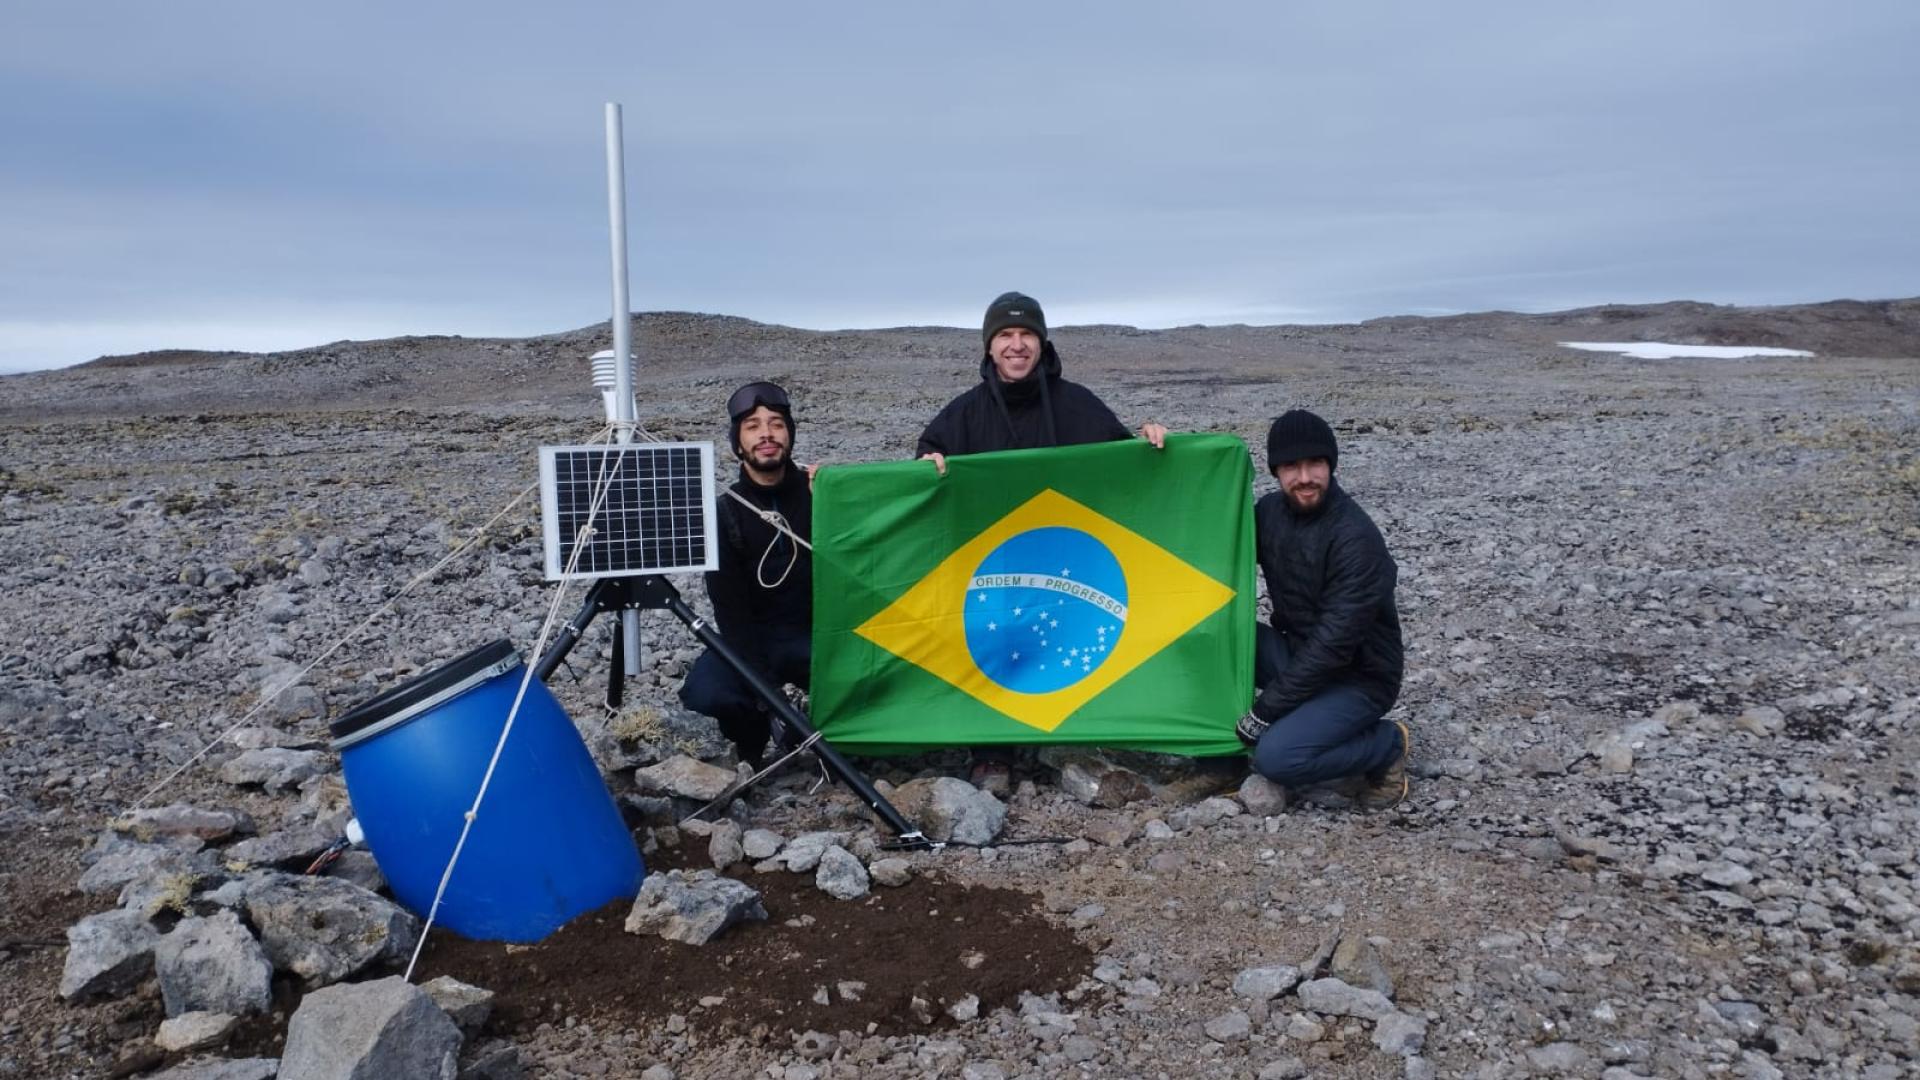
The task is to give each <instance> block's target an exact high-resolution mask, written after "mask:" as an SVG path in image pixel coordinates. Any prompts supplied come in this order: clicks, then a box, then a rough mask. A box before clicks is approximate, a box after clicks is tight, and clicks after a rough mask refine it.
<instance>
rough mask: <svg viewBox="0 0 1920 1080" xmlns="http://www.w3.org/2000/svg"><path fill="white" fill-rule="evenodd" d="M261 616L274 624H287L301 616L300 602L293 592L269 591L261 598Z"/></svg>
mask: <svg viewBox="0 0 1920 1080" xmlns="http://www.w3.org/2000/svg"><path fill="white" fill-rule="evenodd" d="M260 617H261V618H262V619H265V620H266V621H267V622H269V623H271V624H272V625H274V626H285V625H286V624H288V623H290V622H293V621H295V620H297V619H299V618H300V602H299V601H298V600H296V599H295V598H294V596H293V594H292V593H284V592H280V593H268V594H267V595H265V596H263V597H261V598H260Z"/></svg>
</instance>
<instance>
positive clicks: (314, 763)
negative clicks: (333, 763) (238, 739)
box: [220, 746, 324, 792]
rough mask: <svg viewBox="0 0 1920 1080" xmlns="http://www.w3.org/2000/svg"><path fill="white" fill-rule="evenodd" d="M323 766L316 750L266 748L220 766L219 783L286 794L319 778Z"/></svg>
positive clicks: (246, 753) (244, 753) (246, 751)
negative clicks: (309, 780) (304, 783)
mask: <svg viewBox="0 0 1920 1080" xmlns="http://www.w3.org/2000/svg"><path fill="white" fill-rule="evenodd" d="M323 764H324V762H323V759H322V758H321V755H320V752H319V751H317V750H289V749H286V748H285V747H279V746H263V747H260V748H259V749H257V750H243V751H241V752H240V753H239V754H238V755H237V756H235V757H234V758H232V759H231V760H229V761H228V762H227V763H226V764H224V765H222V766H220V779H222V780H225V781H226V782H227V783H229V784H234V785H236V786H249V785H258V786H260V787H263V788H265V789H266V790H268V791H270V792H273V791H285V790H287V789H288V788H292V787H298V786H299V785H300V784H301V782H303V781H305V780H307V779H310V778H312V777H315V776H318V775H320V769H321V767H322V765H323Z"/></svg>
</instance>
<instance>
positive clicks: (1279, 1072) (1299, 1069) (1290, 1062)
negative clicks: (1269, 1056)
mask: <svg viewBox="0 0 1920 1080" xmlns="http://www.w3.org/2000/svg"><path fill="white" fill-rule="evenodd" d="M1305 1075H1307V1063H1306V1062H1304V1061H1301V1060H1300V1059H1299V1058H1297V1057H1280V1058H1274V1059H1273V1060H1272V1061H1269V1062H1267V1063H1266V1064H1265V1065H1262V1066H1260V1073H1259V1077H1260V1080H1300V1078H1301V1077H1303V1076H1305Z"/></svg>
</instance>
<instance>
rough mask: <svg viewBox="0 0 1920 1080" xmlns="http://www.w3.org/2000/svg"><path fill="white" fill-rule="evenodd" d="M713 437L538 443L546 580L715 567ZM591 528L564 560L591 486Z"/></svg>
mask: <svg viewBox="0 0 1920 1080" xmlns="http://www.w3.org/2000/svg"><path fill="white" fill-rule="evenodd" d="M713 460H714V458H713V444H712V443H710V442H650V443H628V444H615V445H603V444H594V445H587V446H542V447H541V448H540V523H541V529H542V532H543V533H544V534H545V547H546V572H547V580H548V581H560V580H563V579H577V578H602V577H635V576H641V575H647V574H683V573H694V572H697V571H703V570H714V569H717V568H718V567H719V565H720V556H719V550H720V549H719V530H718V527H717V518H716V516H715V513H714V496H715V488H714V479H713ZM602 483H605V484H606V497H605V498H604V499H603V500H602V502H601V506H600V509H599V511H598V513H597V514H594V515H593V528H594V534H593V536H592V537H591V538H590V539H589V540H588V541H587V542H586V544H585V545H584V546H583V547H582V549H581V552H580V558H579V561H578V563H577V564H576V565H575V566H574V568H573V571H572V572H571V573H569V572H567V564H568V562H569V561H570V560H572V559H573V557H574V556H573V549H574V546H575V544H576V542H577V537H578V534H579V531H580V527H581V525H582V524H583V523H584V522H585V521H586V520H587V518H588V513H589V511H590V510H591V508H592V506H593V497H594V491H595V489H596V488H597V487H598V486H599V485H600V484H602Z"/></svg>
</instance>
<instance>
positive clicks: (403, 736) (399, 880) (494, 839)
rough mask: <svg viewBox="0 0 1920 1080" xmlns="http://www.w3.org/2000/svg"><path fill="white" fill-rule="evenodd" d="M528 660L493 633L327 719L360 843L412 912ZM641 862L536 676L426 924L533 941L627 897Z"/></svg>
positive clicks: (448, 843) (442, 867)
mask: <svg viewBox="0 0 1920 1080" xmlns="http://www.w3.org/2000/svg"><path fill="white" fill-rule="evenodd" d="M525 670H526V669H525V666H524V665H523V664H522V663H521V662H520V655H519V653H517V652H515V651H514V648H513V645H512V643H510V642H508V641H504V640H502V641H496V642H494V643H492V644H490V645H484V646H482V647H480V648H478V649H475V650H474V651H472V652H470V653H468V654H467V655H465V656H462V657H461V658H459V659H458V660H455V661H453V662H451V663H449V664H446V665H444V666H442V667H440V668H437V669H435V670H433V671H430V672H428V673H426V674H425V675H421V676H419V677H418V678H415V679H413V680H411V681H409V682H406V683H403V684H401V685H400V686H397V687H395V688H393V689H392V690H389V691H387V692H386V693H383V694H381V695H380V696H379V697H376V698H374V699H373V700H371V701H368V702H366V703H364V704H362V705H359V706H357V707H356V708H354V709H353V710H352V711H351V712H348V713H347V714H346V715H344V716H342V717H341V718H340V719H338V720H336V721H334V723H333V724H332V725H331V728H332V734H333V748H334V749H335V750H337V751H339V752H340V768H341V771H342V772H343V773H345V774H346V779H347V794H348V795H349V796H350V797H351V798H352V800H353V812H354V816H355V817H357V818H358V819H359V821H360V828H361V830H362V831H363V832H365V833H366V838H367V847H368V848H370V849H371V850H372V851H373V857H374V859H375V861H377V862H378V863H379V864H380V872H381V873H382V874H384V875H386V878H387V884H388V885H389V886H391V887H392V889H393V895H394V896H395V897H396V898H398V899H399V901H400V902H401V903H402V904H405V905H406V906H407V907H408V908H410V909H412V910H413V911H414V912H415V913H417V914H419V915H421V916H422V917H425V916H426V914H427V911H428V909H429V908H431V907H432V906H433V895H434V892H435V890H437V889H438V888H439V886H440V876H441V875H442V874H443V873H445V871H446V866H447V859H448V858H449V857H450V856H451V855H452V854H453V848H454V844H455V843H456V842H457V841H458V840H459V838H460V828H461V825H462V824H463V822H464V819H465V815H466V812H467V809H468V808H469V807H471V806H472V805H473V798H474V795H475V794H476V793H477V792H478V791H479V790H480V781H481V778H482V777H483V776H484V775H485V774H486V771H487V762H488V760H489V759H490V758H491V757H492V756H493V747H494V744H495V743H496V742H498V741H499V738H500V730H501V728H503V727H504V726H505V725H506V722H507V712H508V710H510V709H511V708H512V707H513V698H514V695H515V694H516V693H517V692H518V691H519V688H520V680H521V678H522V676H523V675H524V673H525ZM645 872H646V871H645V869H644V868H643V867H642V866H641V864H640V853H639V852H638V851H636V850H635V849H634V846H633V836H632V834H631V833H630V832H628V831H627V827H626V824H625V823H624V822H623V821H622V820H621V819H620V811H619V810H618V809H617V808H616V807H615V806H614V804H613V798H612V796H610V795H609V794H608V793H607V787H606V784H605V783H604V782H603V781H602V780H601V779H600V770H599V768H598V767H596V766H595V765H594V763H593V756H592V755H591V754H589V753H588V752H587V747H586V744H585V743H583V742H581V741H580V733H579V732H577V731H575V730H574V727H573V721H571V720H569V719H568V718H567V714H566V713H565V712H564V711H562V709H561V708H560V703H559V702H558V701H556V700H554V697H553V693H552V692H551V691H549V690H548V689H547V687H546V685H545V684H544V683H542V682H540V681H539V680H538V679H535V680H533V681H532V683H531V685H529V686H528V687H527V694H526V699H525V700H524V701H522V702H521V704H520V715H519V716H518V717H517V718H516V719H515V720H514V722H513V733H512V734H511V735H509V736H508V737H507V745H506V748H505V749H504V750H503V751H502V753H501V755H500V764H499V767H498V768H496V769H495V770H494V774H493V782H492V784H491V785H490V786H489V787H488V788H487V798H486V801H485V802H484V803H482V804H481V806H480V814H479V816H478V817H477V818H475V819H474V824H473V831H472V832H471V833H470V834H469V835H468V836H467V844H466V847H465V848H464V849H462V851H461V853H460V863H459V865H458V866H457V867H455V869H454V872H453V878H452V880H451V881H449V882H448V883H447V891H446V895H445V896H444V897H442V898H441V901H440V913H439V916H438V917H437V918H436V919H435V922H436V924H437V925H440V926H445V927H447V928H448V929H451V930H453V931H455V932H456V933H458V934H460V935H462V936H464V937H468V938H473V939H475V940H479V941H538V940H540V939H541V938H543V937H546V936H547V935H548V934H550V933H552V932H553V931H554V930H556V929H558V928H559V927H560V926H561V925H562V924H563V923H565V922H566V921H567V920H569V919H571V918H573V917H574V916H576V915H580V914H582V913H584V912H588V911H592V910H594V909H595V908H598V907H601V906H602V905H604V904H607V903H609V902H611V901H613V900H616V899H619V898H621V897H632V896H633V895H634V894H635V893H637V892H638V891H639V889H640V879H641V877H642V876H643V875H644V874H645Z"/></svg>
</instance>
